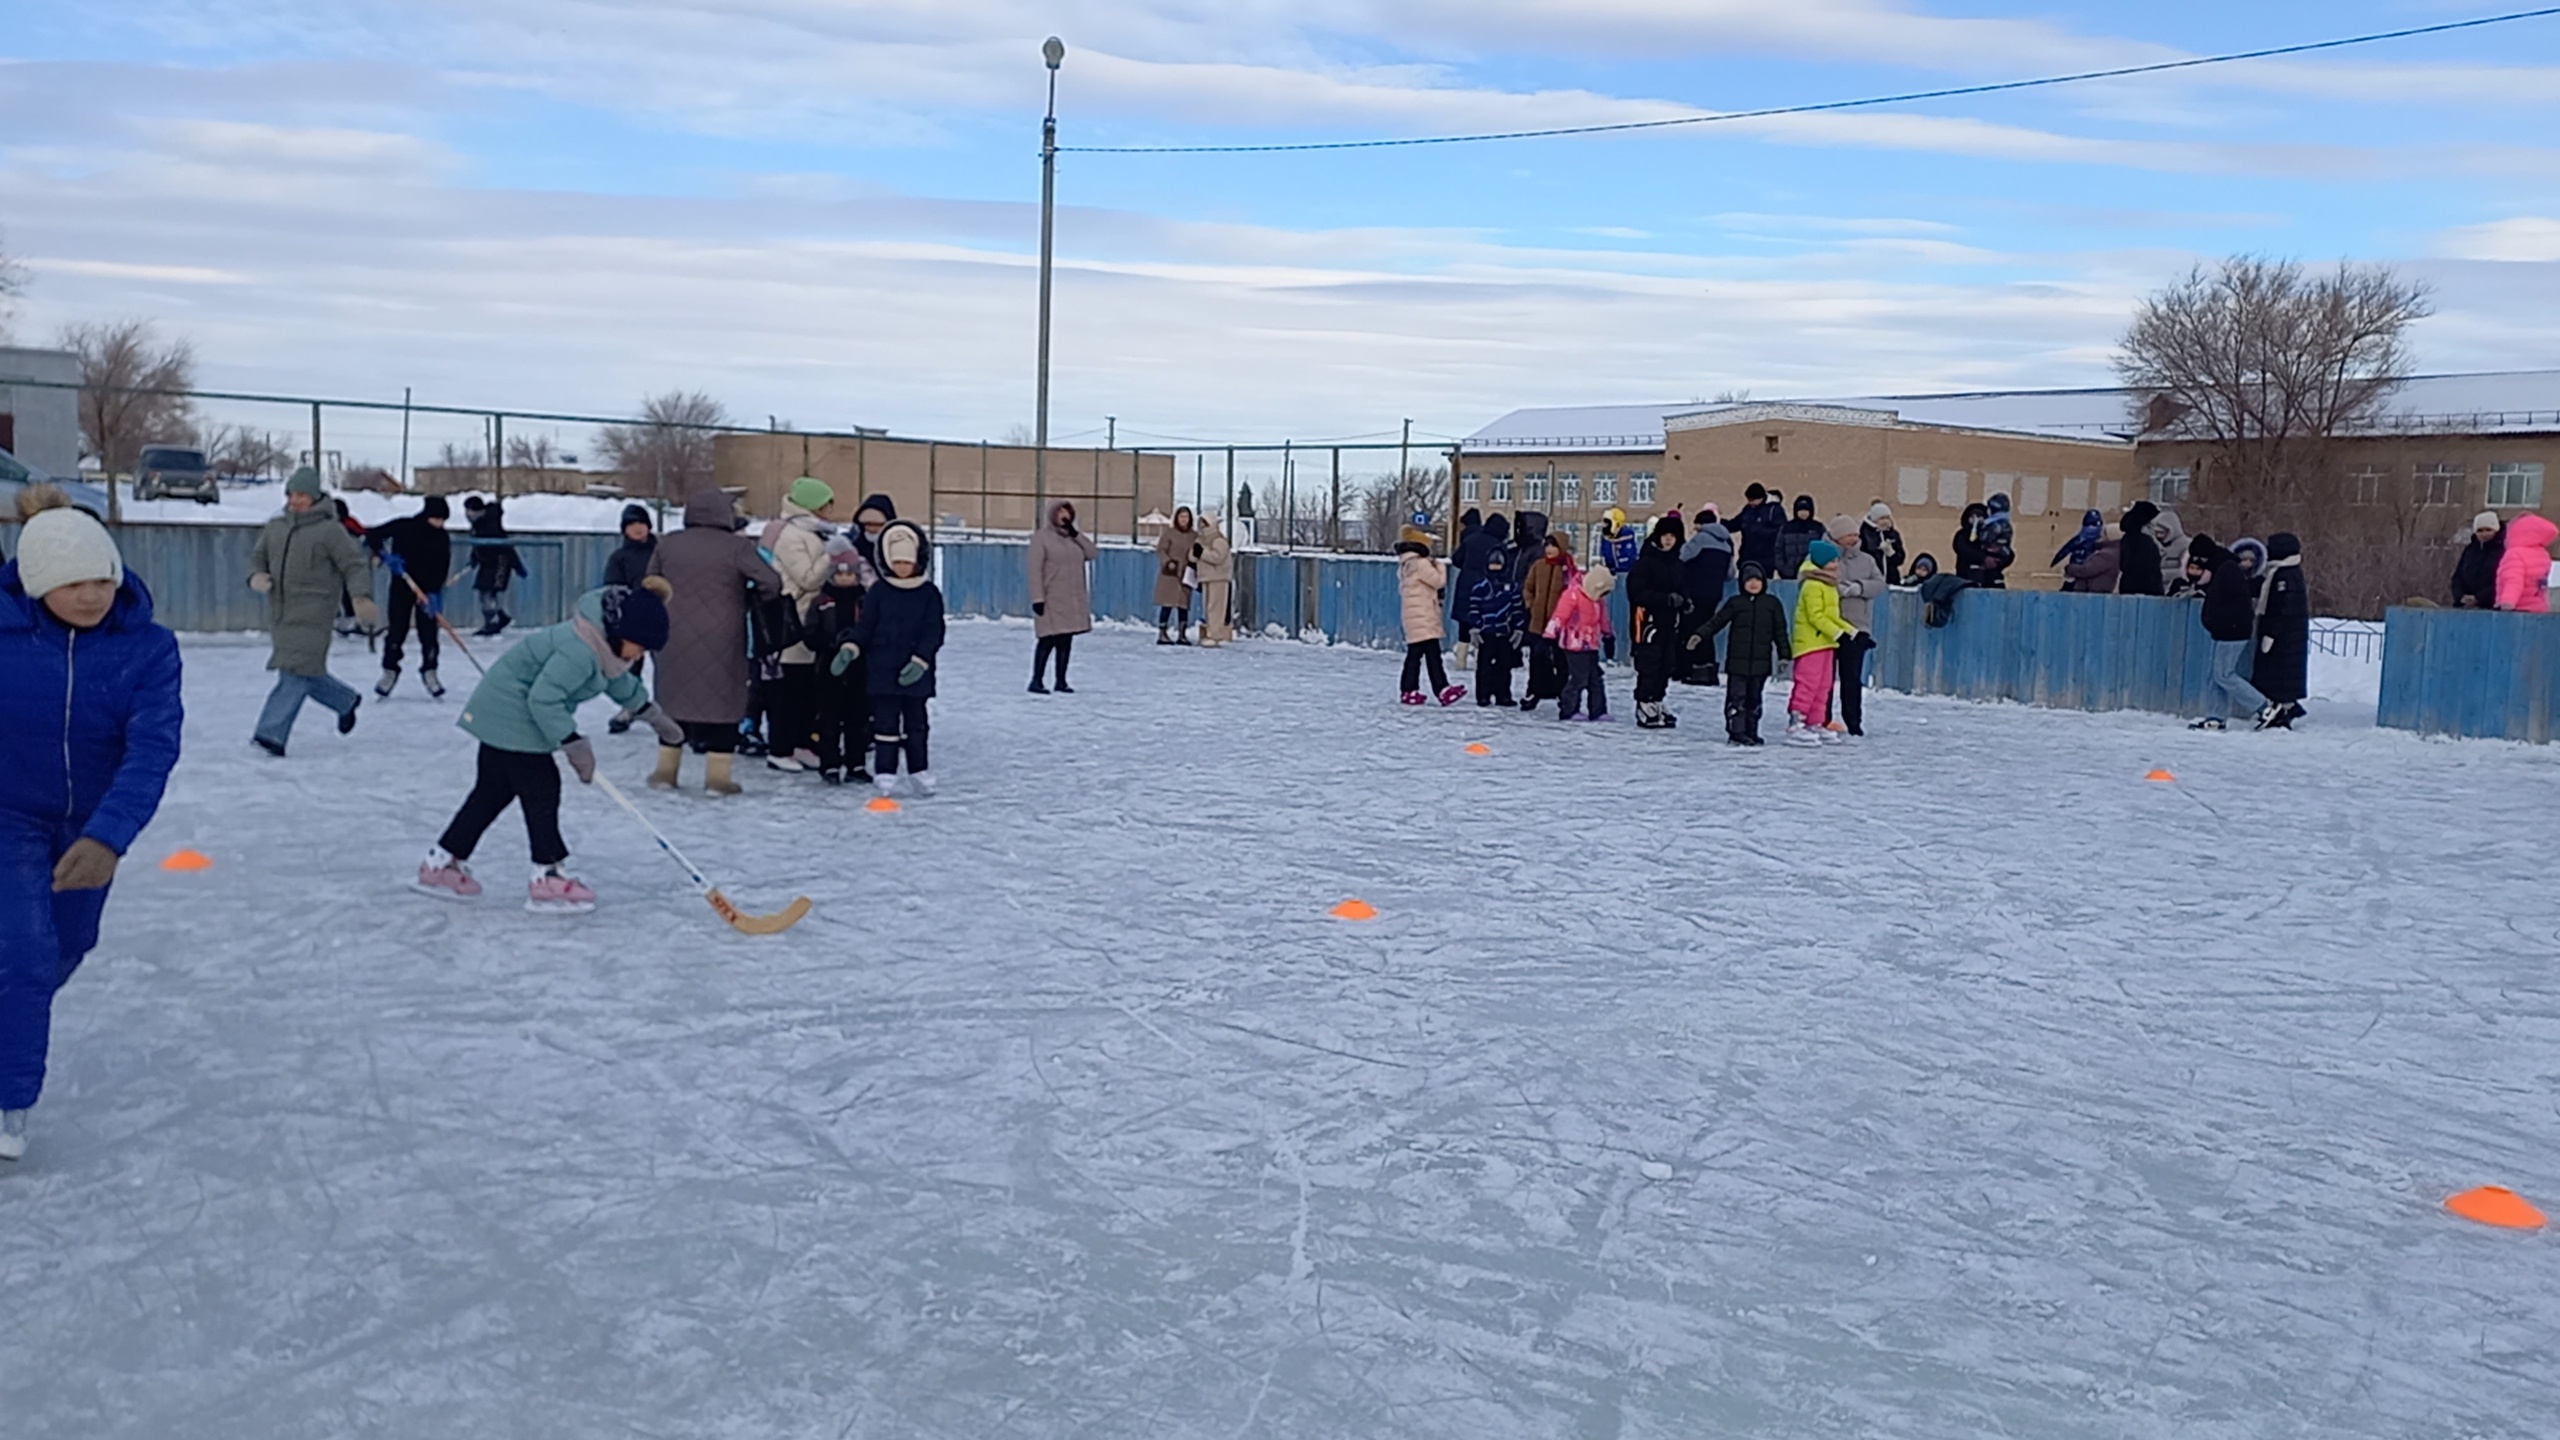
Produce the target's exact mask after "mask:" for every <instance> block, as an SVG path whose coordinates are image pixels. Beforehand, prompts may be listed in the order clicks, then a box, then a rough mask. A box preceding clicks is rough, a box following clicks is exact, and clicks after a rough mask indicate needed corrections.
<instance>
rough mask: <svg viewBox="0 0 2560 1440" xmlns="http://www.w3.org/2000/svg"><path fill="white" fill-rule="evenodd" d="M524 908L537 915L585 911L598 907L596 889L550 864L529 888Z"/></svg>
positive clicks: (568, 913)
mask: <svg viewBox="0 0 2560 1440" xmlns="http://www.w3.org/2000/svg"><path fill="white" fill-rule="evenodd" d="M524 908H526V909H527V910H530V911H532V912H533V913H534V914H536V915H584V914H586V913H587V912H588V911H590V910H593V909H594V908H596V892H594V891H593V890H590V889H588V888H587V887H586V884H585V882H583V881H580V880H575V879H572V878H570V877H569V876H566V875H563V874H561V873H560V868H559V867H558V866H556V865H553V866H546V867H545V868H544V869H543V871H542V873H540V874H538V875H536V876H534V877H533V885H532V887H531V888H530V889H528V890H527V891H526V892H525V897H524Z"/></svg>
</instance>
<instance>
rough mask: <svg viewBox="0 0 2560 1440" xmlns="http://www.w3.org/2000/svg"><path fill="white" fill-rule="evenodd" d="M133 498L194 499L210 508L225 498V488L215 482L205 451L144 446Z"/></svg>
mask: <svg viewBox="0 0 2560 1440" xmlns="http://www.w3.org/2000/svg"><path fill="white" fill-rule="evenodd" d="M133 498H134V499H136V500H193V501H195V502H196V503H197V504H199V505H211V504H213V503H214V502H215V501H217V500H220V499H221V498H222V487H221V486H220V485H218V484H216V483H215V481H214V478H213V467H212V466H210V465H208V464H206V463H205V459H204V452H203V451H201V450H190V449H187V448H185V447H184V446H179V445H145V446H143V447H142V459H141V460H140V461H139V462H137V463H136V464H135V465H134V467H133Z"/></svg>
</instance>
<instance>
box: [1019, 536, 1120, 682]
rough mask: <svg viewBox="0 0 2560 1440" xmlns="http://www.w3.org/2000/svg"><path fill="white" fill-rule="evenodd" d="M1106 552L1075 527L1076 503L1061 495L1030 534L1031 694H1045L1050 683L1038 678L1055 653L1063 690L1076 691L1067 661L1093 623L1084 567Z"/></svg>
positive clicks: (1090, 584)
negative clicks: (1040, 525) (1044, 524)
mask: <svg viewBox="0 0 2560 1440" xmlns="http://www.w3.org/2000/svg"><path fill="white" fill-rule="evenodd" d="M1101 553H1102V551H1101V549H1100V548H1099V547H1098V546H1096V545H1095V544H1094V543H1093V537H1092V536H1090V535H1087V534H1085V533H1084V532H1083V531H1081V530H1078V529H1077V528H1076V507H1075V506H1073V505H1071V504H1069V503H1068V502H1066V501H1064V500H1061V501H1059V502H1058V503H1057V504H1055V505H1052V506H1050V507H1049V524H1048V526H1047V528H1045V529H1043V530H1042V531H1041V532H1040V533H1039V534H1037V535H1034V536H1032V537H1031V553H1030V556H1029V557H1028V564H1029V567H1030V571H1031V633H1032V634H1033V635H1035V636H1037V637H1038V643H1037V644H1036V645H1035V646H1034V647H1033V649H1032V652H1031V693H1032V694H1034V695H1046V694H1048V693H1049V691H1050V689H1051V688H1052V687H1050V686H1047V685H1044V684H1042V683H1041V680H1040V677H1041V674H1042V672H1043V671H1045V670H1046V669H1047V668H1048V666H1049V659H1050V657H1051V656H1056V657H1057V662H1058V681H1057V685H1056V687H1055V688H1056V690H1057V692H1058V693H1059V694H1061V695H1073V694H1074V693H1076V692H1075V688H1074V687H1073V686H1070V685H1069V684H1067V662H1068V661H1070V660H1072V659H1074V658H1075V652H1076V637H1077V636H1079V635H1082V634H1084V633H1085V632H1087V631H1089V630H1091V629H1092V628H1093V582H1092V579H1091V577H1090V576H1089V575H1088V574H1087V573H1086V571H1085V567H1086V566H1087V565H1089V564H1091V563H1092V562H1093V559H1094V557H1095V556H1097V555H1100V554H1101Z"/></svg>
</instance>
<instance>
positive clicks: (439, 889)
mask: <svg viewBox="0 0 2560 1440" xmlns="http://www.w3.org/2000/svg"><path fill="white" fill-rule="evenodd" d="M409 888H410V889H412V890H415V891H417V892H418V893H419V894H421V895H432V896H434V897H435V898H437V899H438V900H452V901H455V902H457V903H459V904H464V905H468V904H470V903H471V902H472V901H474V900H477V899H479V898H480V897H479V896H477V895H465V894H463V893H461V892H460V891H457V890H447V889H446V888H444V887H443V886H441V885H425V884H421V883H419V882H418V881H415V880H412V881H410V882H409Z"/></svg>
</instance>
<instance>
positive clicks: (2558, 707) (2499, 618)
mask: <svg viewBox="0 0 2560 1440" xmlns="http://www.w3.org/2000/svg"><path fill="white" fill-rule="evenodd" d="M2555 712H2560V618H2554V617H2552V616H2549V615H2519V614H2512V613H2492V612H2489V611H2483V610H2426V609H2419V608H2417V607H2414V606H2403V607H2400V608H2397V609H2394V610H2392V611H2390V612H2389V613H2388V614H2387V615H2385V616H2384V623H2383V637H2382V702H2381V704H2380V705H2379V706H2378V707H2377V709H2376V711H2375V715H2374V719H2375V722H2376V723H2378V724H2382V725H2388V726H2391V727H2393V728H2395V729H2400V730H2415V731H2417V732H2418V733H2419V734H2421V735H2464V736H2475V737H2487V738H2490V739H2501V740H2529V741H2531V742H2533V743H2534V744H2536V745H2547V744H2549V743H2551V741H2552V738H2553V734H2552V716H2553V714H2554V713H2555Z"/></svg>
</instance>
